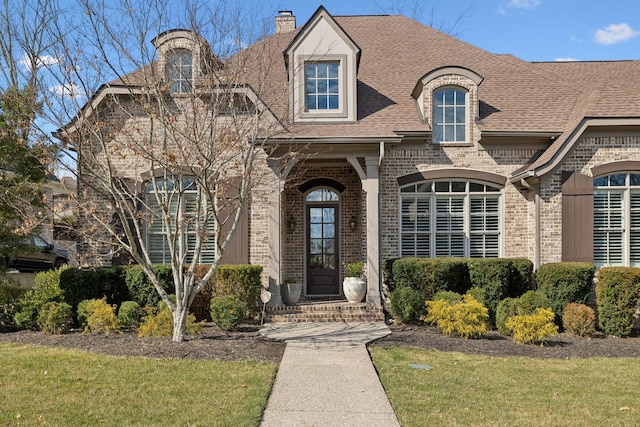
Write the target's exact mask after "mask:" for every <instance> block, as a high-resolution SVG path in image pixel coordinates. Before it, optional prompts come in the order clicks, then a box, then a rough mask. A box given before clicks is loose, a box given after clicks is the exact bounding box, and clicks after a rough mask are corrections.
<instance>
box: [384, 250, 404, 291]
mask: <svg viewBox="0 0 640 427" xmlns="http://www.w3.org/2000/svg"><path fill="white" fill-rule="evenodd" d="M399 259H400V258H389V259H385V260H383V261H382V280H383V282H384V284H385V285H387V292H389V295H391V293H392V292H393V291H395V290H396V289H397V286H396V283H395V281H394V279H393V263H394V262H396V261H397V260H399Z"/></svg>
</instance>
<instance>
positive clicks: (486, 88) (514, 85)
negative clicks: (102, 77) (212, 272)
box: [94, 8, 640, 180]
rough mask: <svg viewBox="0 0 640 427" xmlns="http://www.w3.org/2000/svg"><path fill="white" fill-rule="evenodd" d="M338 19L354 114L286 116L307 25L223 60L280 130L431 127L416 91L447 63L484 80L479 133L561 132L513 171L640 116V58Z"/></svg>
mask: <svg viewBox="0 0 640 427" xmlns="http://www.w3.org/2000/svg"><path fill="white" fill-rule="evenodd" d="M321 10H324V9H322V8H321V9H318V12H316V14H314V16H316V15H317V14H318V13H319V12H320V11H321ZM332 18H333V19H335V22H336V23H337V24H338V25H339V27H340V29H342V30H343V31H344V32H345V33H346V34H347V35H348V37H349V39H350V40H351V41H352V42H353V44H354V45H356V46H357V47H359V48H360V57H359V69H358V76H357V78H358V80H357V84H358V87H357V92H358V111H357V114H358V117H357V121H356V122H353V123H291V122H290V120H288V118H289V115H290V111H289V108H290V107H289V95H288V90H289V82H288V74H287V69H286V61H285V59H284V58H283V53H284V52H285V51H286V50H287V48H288V46H291V44H292V43H294V42H295V40H296V38H298V37H299V34H300V32H301V31H303V30H304V28H305V27H304V26H303V27H301V28H298V29H296V31H291V32H288V33H276V34H274V35H272V36H270V37H268V38H266V39H264V40H261V41H259V42H258V43H256V44H255V45H252V46H250V47H248V48H247V49H245V50H244V51H242V52H240V53H239V54H237V55H235V56H233V57H231V58H230V59H228V60H227V61H226V62H225V63H226V64H227V67H228V68H229V69H236V68H237V66H242V69H243V70H245V71H246V77H247V81H246V83H249V84H250V85H251V87H252V88H254V89H255V90H256V92H257V93H258V94H259V96H260V97H261V99H262V100H263V102H264V105H266V106H268V108H269V109H270V111H271V112H272V113H273V114H274V115H275V116H276V117H278V118H279V119H280V120H281V122H282V123H283V124H284V126H285V128H286V132H285V133H283V134H282V136H281V137H282V138H286V139H292V138H300V139H304V140H310V139H318V140H322V139H327V140H329V139H331V140H335V139H339V138H367V137H371V138H377V139H379V140H381V141H382V140H384V139H385V138H394V139H395V140H397V139H398V134H402V133H403V132H418V133H421V132H422V133H424V132H429V131H430V130H431V129H430V127H429V124H428V123H427V122H425V121H423V120H421V117H420V114H419V112H418V108H417V106H416V100H415V99H414V98H413V97H412V92H413V90H414V88H415V87H416V84H417V83H418V81H419V80H420V79H421V78H422V77H423V76H424V75H425V74H426V73H429V72H430V71H432V70H435V69H438V68H441V67H449V66H455V67H462V68H466V69H469V70H471V71H473V72H474V73H477V74H478V75H479V76H481V77H482V79H483V80H482V82H481V84H480V86H479V87H478V98H479V104H480V105H479V117H478V127H479V129H480V131H481V132H486V133H491V132H494V133H500V132H504V133H506V134H509V133H512V134H515V133H523V134H526V133H531V134H534V133H537V134H541V135H557V136H558V137H557V139H556V140H555V141H554V142H553V144H551V146H550V147H549V148H548V149H547V150H546V151H545V152H544V153H543V154H542V155H540V156H539V157H538V158H537V160H535V161H534V162H533V163H532V164H531V165H529V166H528V167H527V168H525V169H523V170H522V171H517V173H514V180H515V177H516V176H517V178H518V179H519V178H520V177H525V178H526V177H527V176H529V175H531V173H532V171H533V172H535V171H538V170H542V169H544V168H548V167H550V165H553V164H554V162H557V161H558V159H559V158H560V157H562V153H566V150H567V144H569V145H570V144H572V143H573V142H575V140H577V137H576V131H578V130H580V129H582V128H584V125H585V124H586V123H587V120H592V119H596V118H616V117H617V118H627V119H628V118H640V97H638V96H637V94H638V93H639V92H640V61H609V62H553V63H531V62H527V61H523V60H521V59H518V58H516V57H514V56H512V55H499V54H493V53H490V52H487V51H485V50H483V49H480V48H478V47H476V46H473V45H471V44H468V43H466V42H463V41H461V40H458V39H456V38H454V37H452V36H449V35H446V34H444V33H441V32H439V31H437V30H435V29H433V28H430V27H428V26H425V25H423V24H421V23H419V22H416V21H414V20H412V19H409V18H407V17H404V16H399V15H395V16H389V15H376V16H334V17H332ZM142 71H144V72H142ZM150 71H151V73H154V74H155V75H159V72H160V71H161V70H157V69H156V65H155V64H152V65H150V66H148V67H147V68H145V69H144V70H139V71H135V72H133V73H130V74H128V75H126V76H124V77H123V78H121V79H117V80H115V81H113V82H111V83H109V84H107V85H105V86H104V87H103V88H102V89H101V90H105V89H107V88H112V87H118V86H123V85H140V84H144V81H143V79H144V76H145V75H149V72H150ZM265 75H266V79H264V78H263V76H265ZM94 98H95V96H94ZM589 123H593V122H589ZM572 138H573V139H572Z"/></svg>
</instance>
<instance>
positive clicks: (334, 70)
mask: <svg viewBox="0 0 640 427" xmlns="http://www.w3.org/2000/svg"><path fill="white" fill-rule="evenodd" d="M329 77H330V78H338V64H337V63H336V64H329Z"/></svg>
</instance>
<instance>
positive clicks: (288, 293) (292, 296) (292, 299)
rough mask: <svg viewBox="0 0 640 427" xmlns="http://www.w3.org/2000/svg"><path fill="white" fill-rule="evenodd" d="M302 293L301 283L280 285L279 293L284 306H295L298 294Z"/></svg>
mask: <svg viewBox="0 0 640 427" xmlns="http://www.w3.org/2000/svg"><path fill="white" fill-rule="evenodd" d="M301 291H302V283H297V282H293V283H283V284H281V285H280V292H281V294H282V301H283V302H284V303H285V305H296V304H297V303H298V300H299V299H300V292H301Z"/></svg>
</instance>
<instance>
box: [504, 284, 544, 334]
mask: <svg viewBox="0 0 640 427" xmlns="http://www.w3.org/2000/svg"><path fill="white" fill-rule="evenodd" d="M539 308H547V309H551V303H550V302H549V298H547V297H546V296H545V295H543V294H542V293H541V292H539V291H527V292H525V293H524V294H522V295H521V296H520V297H519V298H505V299H503V300H502V301H500V304H498V308H497V310H496V328H497V329H498V332H500V333H501V334H503V335H511V330H510V329H509V328H507V326H506V324H507V321H508V320H509V319H510V318H511V317H513V316H516V315H528V314H534V313H535V312H536V310H537V309H539Z"/></svg>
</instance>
